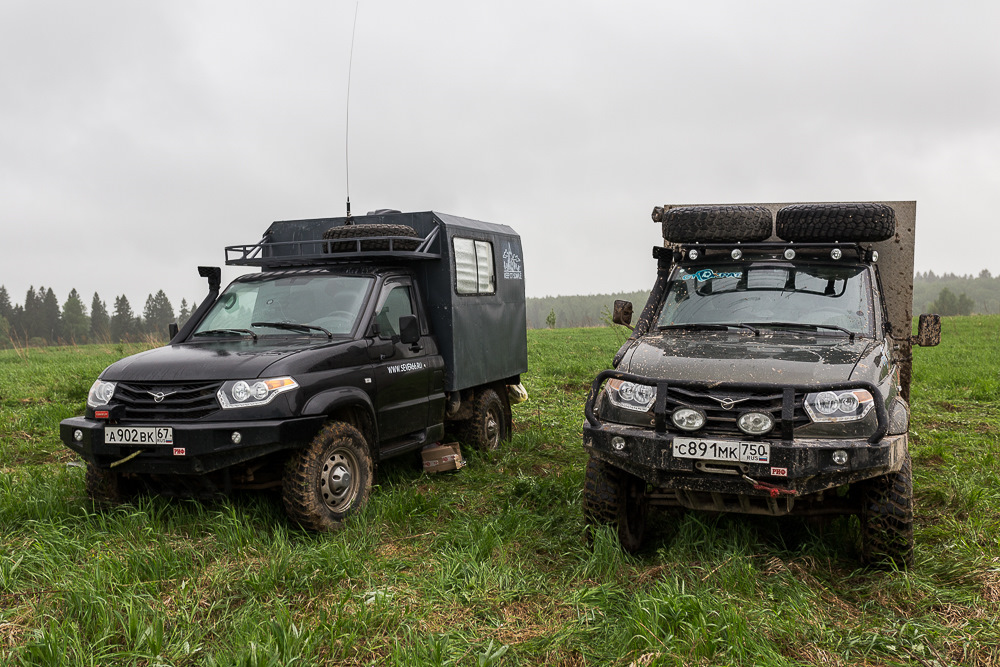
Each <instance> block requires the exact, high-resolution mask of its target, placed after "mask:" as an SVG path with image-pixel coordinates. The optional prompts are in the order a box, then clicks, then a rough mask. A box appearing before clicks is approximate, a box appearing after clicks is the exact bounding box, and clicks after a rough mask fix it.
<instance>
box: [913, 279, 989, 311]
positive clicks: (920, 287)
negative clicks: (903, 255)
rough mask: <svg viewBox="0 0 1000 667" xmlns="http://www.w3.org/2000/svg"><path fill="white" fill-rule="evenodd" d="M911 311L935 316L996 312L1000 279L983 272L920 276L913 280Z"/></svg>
mask: <svg viewBox="0 0 1000 667" xmlns="http://www.w3.org/2000/svg"><path fill="white" fill-rule="evenodd" d="M913 312H914V314H917V315H919V314H920V313H937V314H938V315H972V314H973V313H980V314H984V315H985V314H997V313H1000V276H993V275H991V274H990V272H989V271H988V270H987V269H983V270H982V271H980V272H979V275H977V276H972V275H965V276H957V275H955V274H954V273H945V274H941V275H938V274H935V273H934V272H933V271H926V272H924V273H920V272H919V271H918V272H917V274H916V275H915V276H914V278H913Z"/></svg>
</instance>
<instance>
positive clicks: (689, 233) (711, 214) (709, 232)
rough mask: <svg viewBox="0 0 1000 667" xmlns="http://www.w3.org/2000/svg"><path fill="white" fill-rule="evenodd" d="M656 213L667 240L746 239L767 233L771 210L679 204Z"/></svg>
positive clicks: (767, 235) (729, 240)
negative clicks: (658, 214) (660, 219)
mask: <svg viewBox="0 0 1000 667" xmlns="http://www.w3.org/2000/svg"><path fill="white" fill-rule="evenodd" d="M653 216H654V219H655V218H656V212H655V211H654V214H653ZM660 217H661V218H662V220H663V238H664V239H665V240H667V241H670V242H671V243H693V242H698V241H700V242H702V243H732V242H735V241H743V242H747V243H749V242H753V241H763V240H764V239H766V238H768V237H769V236H770V235H771V211H770V210H769V209H767V208H765V207H763V206H682V207H680V208H672V209H670V210H669V211H666V212H664V213H661V214H660Z"/></svg>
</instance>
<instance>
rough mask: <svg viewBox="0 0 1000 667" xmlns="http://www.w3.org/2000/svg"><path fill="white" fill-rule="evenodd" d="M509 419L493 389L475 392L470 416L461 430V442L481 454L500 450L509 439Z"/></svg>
mask: <svg viewBox="0 0 1000 667" xmlns="http://www.w3.org/2000/svg"><path fill="white" fill-rule="evenodd" d="M510 426H511V425H510V419H509V417H508V411H507V408H506V406H505V405H504V402H503V400H502V399H501V398H500V395H499V394H498V393H497V392H496V391H495V390H493V389H483V390H481V391H477V392H476V397H475V398H474V399H473V404H472V416H471V417H469V419H468V420H466V422H465V424H464V427H463V430H462V442H464V443H465V444H467V445H470V446H472V447H473V448H475V449H478V450H479V451H483V452H492V451H496V450H497V449H499V448H500V443H502V442H506V441H507V440H508V439H509V438H510Z"/></svg>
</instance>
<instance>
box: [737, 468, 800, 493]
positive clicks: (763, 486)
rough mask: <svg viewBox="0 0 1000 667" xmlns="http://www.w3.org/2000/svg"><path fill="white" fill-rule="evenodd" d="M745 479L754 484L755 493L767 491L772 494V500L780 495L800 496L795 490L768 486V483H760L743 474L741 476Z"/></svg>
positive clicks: (772, 485)
mask: <svg viewBox="0 0 1000 667" xmlns="http://www.w3.org/2000/svg"><path fill="white" fill-rule="evenodd" d="M740 476H741V477H742V478H743V479H745V480H746V481H748V482H750V483H751V484H753V488H754V491H767V492H768V493H770V494H771V497H772V498H777V497H778V496H780V495H786V496H794V495H797V494H798V491H796V490H795V489H783V488H781V487H780V486H775V485H774V484H768V483H767V482H758V481H757V480H755V479H754V478H753V477H751V476H750V475H747V474H746V473H743V474H742V475H740Z"/></svg>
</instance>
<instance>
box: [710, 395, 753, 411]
mask: <svg viewBox="0 0 1000 667" xmlns="http://www.w3.org/2000/svg"><path fill="white" fill-rule="evenodd" d="M711 398H712V400H715V401H718V402H719V405H720V406H722V409H723V410H732V409H733V406H734V405H736V404H737V403H742V402H743V401H749V400H750V398H749V397H747V398H730V397H728V396H726V397H725V398H716V397H715V396H712V397H711Z"/></svg>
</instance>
